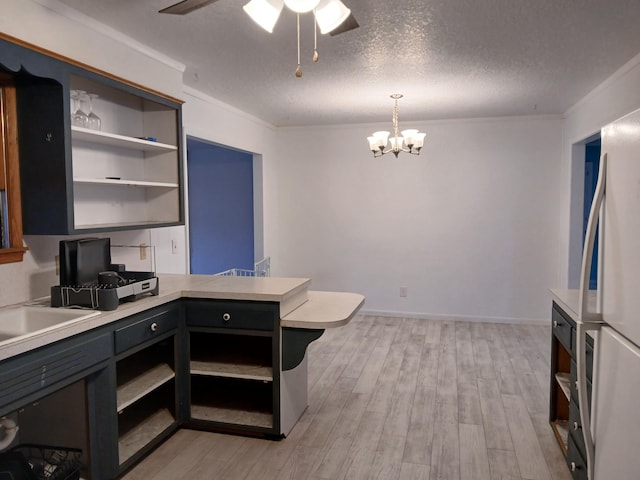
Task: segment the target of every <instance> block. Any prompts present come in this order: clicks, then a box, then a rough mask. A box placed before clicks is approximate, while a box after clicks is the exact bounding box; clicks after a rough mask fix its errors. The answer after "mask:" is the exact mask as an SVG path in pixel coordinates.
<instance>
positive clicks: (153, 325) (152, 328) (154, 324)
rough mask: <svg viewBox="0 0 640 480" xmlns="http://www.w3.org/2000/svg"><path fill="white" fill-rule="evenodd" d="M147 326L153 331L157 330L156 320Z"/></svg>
mask: <svg viewBox="0 0 640 480" xmlns="http://www.w3.org/2000/svg"><path fill="white" fill-rule="evenodd" d="M149 328H150V329H151V331H152V332H155V331H156V330H158V324H157V323H156V322H153V323H152V324H151V326H150V327H149Z"/></svg>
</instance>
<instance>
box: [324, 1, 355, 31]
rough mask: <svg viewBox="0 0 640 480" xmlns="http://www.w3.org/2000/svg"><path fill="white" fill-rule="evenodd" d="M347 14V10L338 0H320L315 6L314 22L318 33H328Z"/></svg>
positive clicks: (349, 12)
mask: <svg viewBox="0 0 640 480" xmlns="http://www.w3.org/2000/svg"><path fill="white" fill-rule="evenodd" d="M349 15H351V10H349V9H348V8H347V7H346V6H345V5H344V3H342V2H341V1H340V0H321V1H320V3H319V4H318V6H317V7H316V22H317V23H318V27H320V33H322V34H325V33H329V32H331V31H332V30H335V29H336V28H338V27H339V26H340V25H341V24H342V22H344V21H345V20H346V19H347V18H348V17H349Z"/></svg>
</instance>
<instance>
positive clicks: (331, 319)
mask: <svg viewBox="0 0 640 480" xmlns="http://www.w3.org/2000/svg"><path fill="white" fill-rule="evenodd" d="M158 278H159V293H158V295H147V296H143V297H141V298H140V299H138V300H136V301H134V302H125V303H122V304H120V305H119V306H118V308H117V309H116V310H112V311H99V312H96V313H95V314H94V315H91V316H88V317H86V318H83V319H81V320H77V321H76V320H72V321H69V322H65V323H63V324H60V325H56V326H55V327H53V328H48V329H46V330H43V331H38V332H34V333H31V334H28V335H24V336H21V337H14V338H11V339H8V340H5V341H2V342H0V360H3V359H6V358H9V357H12V356H15V355H18V354H20V353H24V352H26V351H29V350H33V349H35V348H38V347H41V346H44V345H47V344H50V343H53V342H56V341H59V340H63V339H65V338H68V337H70V336H72V335H77V334H79V333H83V332H86V331H88V330H91V329H94V328H97V327H100V326H103V325H107V324H109V323H112V322H115V321H117V320H120V319H122V318H125V317H128V316H131V315H134V314H136V313H140V312H143V311H145V310H148V309H150V308H153V307H157V306H160V305H163V304H166V303H169V302H172V301H174V300H179V299H180V298H205V299H206V298H208V299H221V300H245V301H268V302H278V303H279V304H280V316H281V318H282V322H281V325H282V326H285V327H286V326H289V327H296V328H330V327H337V326H341V325H344V324H345V323H347V322H348V321H349V320H350V319H351V318H352V317H353V315H355V313H356V312H357V310H358V309H359V308H360V306H361V305H362V303H363V302H364V297H362V296H361V295H357V294H347V293H343V292H310V291H309V290H308V288H309V285H310V283H311V280H310V279H308V278H284V277H230V276H229V277H227V276H212V275H180V274H160V275H158ZM30 303H31V304H34V305H41V308H50V307H49V301H48V298H46V299H39V300H37V301H34V302H26V303H25V305H28V304H30ZM302 307H304V308H302ZM3 308H12V306H8V307H3ZM91 312H93V311H91ZM305 318H307V319H308V320H307V321H305Z"/></svg>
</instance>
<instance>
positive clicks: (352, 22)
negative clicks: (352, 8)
mask: <svg viewBox="0 0 640 480" xmlns="http://www.w3.org/2000/svg"><path fill="white" fill-rule="evenodd" d="M359 26H360V25H359V24H358V22H357V21H356V19H355V17H354V16H353V14H349V16H348V17H347V19H346V20H345V21H344V22H342V23H341V24H340V25H338V27H336V28H334V29H333V30H331V31H330V32H329V35H331V36H332V37H334V36H336V35H339V34H340V33H344V32H348V31H349V30H353V29H354V28H358V27H359Z"/></svg>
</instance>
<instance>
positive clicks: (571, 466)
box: [569, 462, 580, 472]
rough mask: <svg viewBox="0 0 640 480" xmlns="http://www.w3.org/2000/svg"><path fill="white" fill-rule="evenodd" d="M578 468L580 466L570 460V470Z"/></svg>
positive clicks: (573, 470)
mask: <svg viewBox="0 0 640 480" xmlns="http://www.w3.org/2000/svg"><path fill="white" fill-rule="evenodd" d="M579 468H580V467H578V465H576V462H571V463H570V464H569V469H570V470H571V471H572V472H575V471H576V470H578V469H579Z"/></svg>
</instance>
